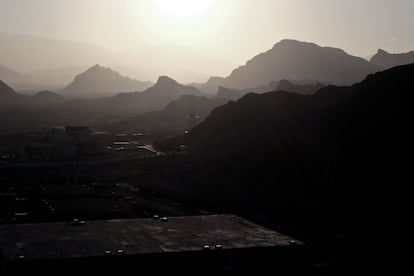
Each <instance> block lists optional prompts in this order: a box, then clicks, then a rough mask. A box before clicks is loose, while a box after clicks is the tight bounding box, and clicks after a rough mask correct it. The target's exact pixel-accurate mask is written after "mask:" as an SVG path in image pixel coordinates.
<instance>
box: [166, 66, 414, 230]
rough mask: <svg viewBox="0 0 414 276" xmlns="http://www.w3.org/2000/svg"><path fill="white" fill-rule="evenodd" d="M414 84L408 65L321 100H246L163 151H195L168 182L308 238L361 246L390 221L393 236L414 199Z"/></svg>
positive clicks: (331, 90) (326, 93) (281, 95)
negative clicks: (411, 177)
mask: <svg viewBox="0 0 414 276" xmlns="http://www.w3.org/2000/svg"><path fill="white" fill-rule="evenodd" d="M413 75H414V65H406V66H400V67H395V68H392V69H390V70H388V71H384V72H380V73H377V74H375V75H369V76H368V77H367V78H366V79H365V80H364V81H363V82H361V83H358V84H355V85H353V86H350V87H336V86H328V87H325V88H322V89H321V90H319V92H317V93H316V94H314V95H299V94H296V93H290V92H284V91H279V92H270V93H265V94H262V95H258V94H248V95H246V96H244V97H243V98H241V99H240V100H238V101H237V102H229V103H228V104H226V105H223V106H220V107H218V108H216V109H214V110H213V111H212V113H211V115H210V116H209V117H208V118H207V119H206V120H205V121H204V122H203V123H201V124H200V125H198V126H196V127H195V128H193V130H192V131H190V133H189V134H188V135H184V136H181V137H179V138H176V139H175V140H168V141H165V145H164V146H165V147H166V148H168V147H169V146H173V147H175V146H179V145H183V144H184V145H187V148H188V150H189V155H188V156H187V157H186V161H185V162H186V164H187V165H186V167H184V166H182V165H181V166H182V167H178V166H177V168H175V169H177V172H176V174H172V175H168V176H167V178H168V179H179V180H177V181H175V182H174V183H173V184H172V185H171V188H173V189H174V191H182V193H183V194H185V195H186V196H191V197H192V198H197V199H199V200H201V201H204V202H208V203H209V204H212V206H221V208H228V209H229V210H232V211H234V212H238V213H242V214H245V215H249V216H255V217H256V218H263V217H267V218H273V219H277V221H279V222H280V221H283V222H284V223H286V224H289V225H290V227H292V226H296V227H297V228H300V229H301V231H306V232H307V233H315V232H314V231H316V232H317V233H321V232H326V233H329V234H332V233H348V234H349V233H351V234H350V235H351V237H353V238H355V236H357V235H360V233H361V231H363V232H369V233H371V232H370V231H373V230H375V229H378V227H381V225H382V226H384V221H386V222H387V223H389V225H391V226H392V227H394V224H393V223H392V221H393V218H394V217H395V213H396V212H398V210H401V209H400V206H397V205H395V204H396V202H399V201H400V200H401V198H402V197H403V196H402V195H403V194H404V193H405V192H407V191H408V189H409V188H408V187H407V186H406V184H405V182H404V180H403V179H404V176H405V175H408V173H409V172H411V171H410V166H411V165H410V164H409V162H408V161H409V160H410V157H409V153H408V151H407V149H408V148H409V145H410V143H411V140H410V138H409V137H410V136H409V133H411V119H410V118H411V116H410V115H409V113H410V110H411V109H410V107H409V104H410V103H411V102H412V98H413V96H412V93H411V91H413V89H414V83H413V81H412V76H413ZM169 143H171V144H169ZM188 164H191V165H188ZM172 170H174V169H172ZM191 172H197V173H196V174H191ZM182 175H186V179H185V180H184V179H183V178H179V176H182ZM385 202H388V203H389V204H384V203H385ZM387 223H386V224H387ZM355 229H358V231H355ZM309 235H312V234H309Z"/></svg>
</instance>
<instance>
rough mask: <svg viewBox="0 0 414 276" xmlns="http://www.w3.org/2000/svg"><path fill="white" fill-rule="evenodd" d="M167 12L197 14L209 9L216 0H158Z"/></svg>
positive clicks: (175, 14)
mask: <svg viewBox="0 0 414 276" xmlns="http://www.w3.org/2000/svg"><path fill="white" fill-rule="evenodd" d="M156 2H157V4H158V5H159V6H160V7H161V9H163V10H164V11H165V12H167V13H169V14H171V15H174V16H178V17H185V16H196V15H199V14H202V13H204V12H206V11H207V10H208V8H209V7H210V6H211V4H213V2H214V0H156Z"/></svg>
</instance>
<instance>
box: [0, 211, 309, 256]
mask: <svg viewBox="0 0 414 276" xmlns="http://www.w3.org/2000/svg"><path fill="white" fill-rule="evenodd" d="M292 244H301V243H300V242H294V241H292V238H290V237H288V236H285V235H282V234H280V233H277V232H275V231H272V230H270V229H267V228H264V227H262V226H259V225H257V224H254V223H252V222H249V221H247V220H244V219H242V218H240V217H237V216H234V215H208V216H187V217H169V218H150V219H122V220H101V221H87V222H84V221H74V222H58V223H38V224H11V225H0V249H1V251H2V254H3V256H4V258H5V259H6V260H7V261H15V260H19V259H25V260H44V259H60V258H64V259H67V258H84V257H99V256H104V255H120V254H127V255H138V254H150V253H163V252H170V253H171V252H191V251H204V250H227V249H241V248H260V247H264V248H266V247H281V246H282V247H284V246H291V245H292Z"/></svg>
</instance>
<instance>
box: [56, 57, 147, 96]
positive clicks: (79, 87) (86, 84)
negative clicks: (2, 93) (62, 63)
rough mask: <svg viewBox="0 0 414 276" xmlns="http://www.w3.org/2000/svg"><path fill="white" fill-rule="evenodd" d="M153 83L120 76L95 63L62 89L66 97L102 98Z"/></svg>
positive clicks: (144, 87) (140, 89) (141, 88)
mask: <svg viewBox="0 0 414 276" xmlns="http://www.w3.org/2000/svg"><path fill="white" fill-rule="evenodd" d="M152 85H153V83H151V82H149V81H146V82H142V81H137V80H134V79H131V78H128V77H124V76H121V74H119V73H118V72H116V71H113V70H111V69H110V68H105V67H102V66H100V65H98V64H97V65H95V66H93V67H91V68H89V69H88V70H86V71H85V72H83V73H81V74H79V75H77V76H76V77H75V79H74V80H73V82H71V83H70V84H69V85H67V86H66V87H65V88H64V89H63V90H62V95H65V96H66V97H68V98H102V97H106V96H114V95H116V94H119V93H121V92H132V91H143V90H145V89H148V88H149V87H151V86H152Z"/></svg>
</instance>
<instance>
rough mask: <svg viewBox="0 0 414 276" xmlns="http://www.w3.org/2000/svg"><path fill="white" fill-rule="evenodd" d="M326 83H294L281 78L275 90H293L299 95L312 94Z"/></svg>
mask: <svg viewBox="0 0 414 276" xmlns="http://www.w3.org/2000/svg"><path fill="white" fill-rule="evenodd" d="M325 86H326V85H324V84H322V83H320V82H318V81H316V82H312V83H302V84H298V83H297V84H295V83H294V82H292V81H288V80H281V81H280V82H279V84H278V86H277V88H276V90H275V91H287V92H294V93H298V94H301V95H312V94H314V93H315V92H317V91H319V90H320V89H321V88H323V87H325Z"/></svg>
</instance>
